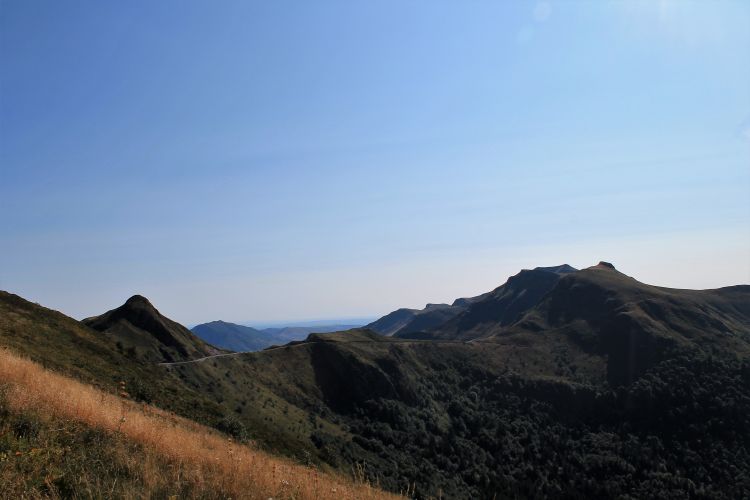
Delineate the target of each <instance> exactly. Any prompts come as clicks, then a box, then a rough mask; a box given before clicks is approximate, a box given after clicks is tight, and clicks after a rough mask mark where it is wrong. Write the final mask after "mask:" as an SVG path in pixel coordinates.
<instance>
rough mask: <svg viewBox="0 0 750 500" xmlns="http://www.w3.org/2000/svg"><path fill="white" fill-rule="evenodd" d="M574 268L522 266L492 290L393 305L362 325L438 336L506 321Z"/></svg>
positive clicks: (415, 335)
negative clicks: (419, 304)
mask: <svg viewBox="0 0 750 500" xmlns="http://www.w3.org/2000/svg"><path fill="white" fill-rule="evenodd" d="M575 271H576V269H575V268H574V267H572V266H569V265H568V264H562V265H560V266H553V267H537V268H535V269H533V270H531V271H529V270H524V271H521V273H520V274H519V275H518V276H517V277H514V278H516V279H513V278H511V280H509V281H508V283H507V284H506V285H503V286H501V287H499V288H497V289H495V290H493V291H492V292H489V293H484V294H482V295H478V296H476V297H468V298H460V299H456V300H455V301H453V303H452V304H450V305H448V304H427V306H426V307H425V308H424V309H397V310H395V311H393V312H391V313H389V314H386V315H385V316H383V317H382V318H380V319H378V320H376V321H374V322H372V323H370V324H369V325H367V326H366V327H365V328H369V329H370V330H372V331H374V332H377V333H380V334H381V335H386V336H394V335H395V336H397V337H403V338H415V339H416V338H423V339H427V338H433V339H438V338H450V337H451V336H456V335H457V334H456V332H458V331H461V332H462V333H463V332H466V331H467V330H469V329H470V328H472V327H473V326H476V324H478V323H481V322H498V321H501V322H503V323H506V324H507V323H508V322H509V321H511V320H512V319H514V318H515V316H514V315H518V314H519V313H520V312H522V311H524V310H525V309H527V308H528V307H530V306H532V305H534V304H535V303H536V301H538V300H539V298H540V297H541V295H543V294H544V293H546V292H547V291H549V289H550V286H551V285H552V284H553V283H554V282H555V281H556V280H557V279H558V278H559V277H560V276H562V275H564V274H568V273H572V272H575ZM503 304H504V305H503ZM469 310H471V311H472V312H471V313H469V312H468V311H469ZM498 315H500V316H503V318H504V319H503V318H500V317H499V316H498ZM459 322H460V324H459ZM444 325H445V326H444ZM426 332H429V333H426Z"/></svg>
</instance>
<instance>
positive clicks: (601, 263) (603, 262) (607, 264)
mask: <svg viewBox="0 0 750 500" xmlns="http://www.w3.org/2000/svg"><path fill="white" fill-rule="evenodd" d="M596 267H606V268H609V269H615V266H614V265H613V264H611V263H610V262H605V261H603V260H602V261H599V263H598V264H597V265H596ZM615 270H616V269H615Z"/></svg>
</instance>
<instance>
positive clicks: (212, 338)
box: [191, 321, 356, 352]
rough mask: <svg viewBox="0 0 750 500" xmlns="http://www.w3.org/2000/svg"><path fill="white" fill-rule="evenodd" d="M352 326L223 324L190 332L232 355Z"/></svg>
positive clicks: (204, 326)
mask: <svg viewBox="0 0 750 500" xmlns="http://www.w3.org/2000/svg"><path fill="white" fill-rule="evenodd" d="M355 327H356V325H315V326H286V327H274V328H264V329H262V330H258V329H256V328H252V327H249V326H243V325H237V324H235V323H228V322H226V321H212V322H210V323H203V324H200V325H196V326H194V327H193V328H192V329H191V331H192V332H193V333H194V334H196V335H197V336H198V337H200V338H201V339H203V340H204V341H206V342H208V343H209V344H211V345H214V346H216V347H220V348H222V349H228V350H230V351H235V352H252V351H260V350H262V349H265V348H267V347H270V346H272V345H277V344H286V343H287V342H292V341H295V340H302V339H304V338H305V337H307V336H308V335H309V334H311V333H329V332H336V331H340V330H349V329H351V328H355Z"/></svg>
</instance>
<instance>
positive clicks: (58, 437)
mask: <svg viewBox="0 0 750 500" xmlns="http://www.w3.org/2000/svg"><path fill="white" fill-rule="evenodd" d="M126 391H127V387H126V386H125V387H124V391H123V393H126ZM0 488H1V489H2V496H4V497H5V498H23V497H32V498H33V497H58V496H64V497H68V496H81V497H105V498H111V497H118V498H120V497H124V498H133V497H138V498H141V497H146V498H150V497H156V498H167V497H169V496H171V495H177V497H179V498H263V499H266V498H300V499H304V498H352V499H354V498H356V499H360V498H395V497H394V496H393V495H389V494H386V493H384V492H381V491H379V490H377V489H375V488H373V487H372V486H371V485H369V484H367V483H366V482H364V481H351V480H349V479H345V478H343V477H340V476H335V475H331V474H323V473H320V472H318V471H317V470H315V469H314V468H309V467H304V466H301V465H297V464H294V463H292V462H290V461H285V460H282V459H279V458H275V457H272V456H271V455H269V454H266V453H264V452H262V451H259V450H257V449H253V448H252V446H246V445H238V444H236V443H234V442H232V440H231V439H230V438H227V437H225V436H224V435H222V434H220V433H218V432H216V431H213V430H211V429H209V428H206V427H203V426H201V425H198V424H196V423H194V422H191V421H189V420H186V419H183V418H180V417H177V416H175V415H173V414H171V413H168V412H164V411H162V410H159V409H157V408H155V407H152V406H150V405H146V404H142V403H141V404H138V403H135V402H132V401H130V400H128V399H127V395H126V394H123V395H122V396H115V395H112V394H108V393H105V392H103V391H100V390H98V389H96V388H94V387H91V386H89V385H86V384H83V383H81V382H78V381H75V380H73V379H71V378H68V377H65V376H62V375H59V374H57V373H54V372H51V371H49V370H46V369H44V368H43V367H41V366H40V365H38V364H36V363H34V362H32V361H30V360H27V359H23V358H21V357H20V356H18V355H16V354H14V353H12V352H11V351H10V350H7V349H0Z"/></svg>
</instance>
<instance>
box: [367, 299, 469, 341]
mask: <svg viewBox="0 0 750 500" xmlns="http://www.w3.org/2000/svg"><path fill="white" fill-rule="evenodd" d="M482 297H483V295H480V296H478V297H469V298H461V299H456V300H455V301H454V302H453V304H450V305H449V304H427V305H426V306H425V307H424V309H403V308H402V309H397V310H395V311H393V312H391V313H388V314H386V315H385V316H383V317H382V318H379V319H377V320H375V321H373V322H372V323H370V324H368V325H366V326H365V328H368V329H370V330H372V331H374V332H377V333H379V334H381V335H385V336H389V337H390V336H393V335H396V334H402V335H403V334H408V333H411V332H419V331H422V330H425V329H429V328H431V327H434V326H438V325H442V324H443V323H445V322H446V321H448V320H450V319H452V318H454V317H456V316H457V315H459V314H461V313H462V312H463V311H465V310H466V308H467V307H468V306H469V305H470V304H472V303H474V302H476V301H478V300H481V298H482Z"/></svg>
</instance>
